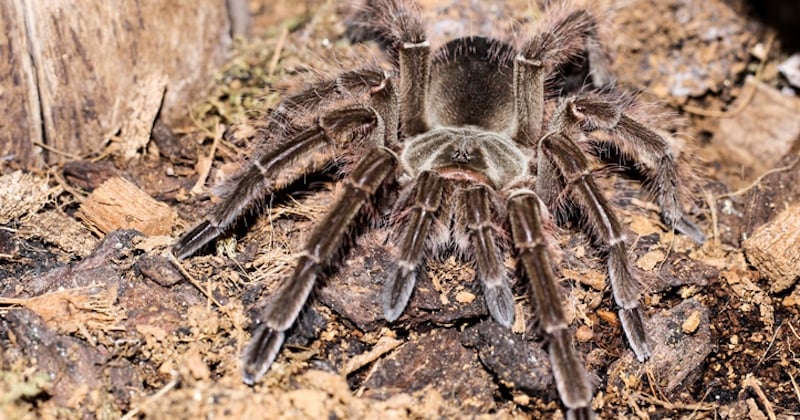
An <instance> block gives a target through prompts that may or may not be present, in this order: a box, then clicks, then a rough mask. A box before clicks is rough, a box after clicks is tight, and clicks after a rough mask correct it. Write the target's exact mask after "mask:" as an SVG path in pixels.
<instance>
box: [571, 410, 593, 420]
mask: <svg viewBox="0 0 800 420" xmlns="http://www.w3.org/2000/svg"><path fill="white" fill-rule="evenodd" d="M596 418H597V416H596V415H595V414H594V411H592V409H591V408H589V407H581V408H575V409H570V410H568V411H567V420H593V419H596Z"/></svg>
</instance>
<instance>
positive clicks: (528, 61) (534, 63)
mask: <svg viewBox="0 0 800 420" xmlns="http://www.w3.org/2000/svg"><path fill="white" fill-rule="evenodd" d="M514 60H516V61H517V62H518V63H521V64H525V65H528V66H531V67H533V68H535V69H537V70H538V69H541V68H543V67H544V63H543V62H542V60H539V59H536V58H528V57H525V56H524V55H522V54H520V55H517V56H516V57H515V58H514Z"/></svg>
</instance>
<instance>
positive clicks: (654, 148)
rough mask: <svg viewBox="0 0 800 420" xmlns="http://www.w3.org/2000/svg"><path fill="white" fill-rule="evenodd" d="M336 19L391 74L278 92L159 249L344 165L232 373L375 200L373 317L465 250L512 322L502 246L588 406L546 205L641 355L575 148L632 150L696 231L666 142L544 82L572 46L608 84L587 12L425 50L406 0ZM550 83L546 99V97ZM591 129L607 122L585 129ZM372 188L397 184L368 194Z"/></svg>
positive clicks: (565, 373) (185, 245)
mask: <svg viewBox="0 0 800 420" xmlns="http://www.w3.org/2000/svg"><path fill="white" fill-rule="evenodd" d="M351 26H352V27H353V28H355V29H356V30H359V31H360V32H361V33H368V34H371V35H372V36H374V37H376V38H377V39H379V40H381V41H382V42H383V44H384V45H385V46H386V47H387V50H388V51H389V53H390V55H391V56H392V59H393V62H395V63H396V71H395V72H394V73H385V72H383V71H380V70H377V69H361V70H355V71H348V72H345V73H342V74H341V75H339V76H338V77H336V78H335V79H333V80H330V81H323V82H320V83H317V84H314V85H311V86H308V87H307V88H306V89H305V90H303V91H302V92H300V93H298V94H296V95H293V96H290V97H288V98H286V99H285V100H284V101H283V102H282V103H281V105H280V106H278V107H277V108H276V109H275V110H274V111H273V112H272V113H271V115H270V118H269V122H268V124H266V126H265V129H264V136H265V138H266V140H265V141H264V144H265V146H264V151H263V153H262V154H260V155H259V156H258V157H256V158H255V159H253V160H252V161H251V163H250V165H249V166H248V167H247V168H245V170H244V171H242V172H241V173H240V174H239V175H238V176H236V177H234V178H233V179H232V180H231V181H230V182H229V185H230V187H229V189H228V193H227V194H226V195H225V196H224V197H223V201H222V202H221V203H220V204H219V205H218V206H217V207H216V208H214V209H213V210H212V211H211V212H210V213H209V216H208V218H207V219H206V221H204V222H202V223H201V224H200V225H198V226H196V227H195V228H193V229H192V230H190V231H188V232H186V233H185V234H184V235H183V236H181V238H180V239H179V240H178V242H177V244H176V245H175V247H174V251H175V253H176V255H178V257H180V258H185V257H188V256H190V255H191V254H193V253H195V252H196V251H198V250H199V249H200V248H202V247H203V246H204V245H206V244H208V243H209V242H211V241H213V240H215V239H216V238H217V237H219V236H220V235H221V234H223V233H224V232H225V231H226V230H227V229H229V228H230V227H231V225H232V224H233V222H235V220H236V219H237V218H239V217H240V216H241V215H242V214H243V213H244V212H246V211H247V210H249V209H251V208H253V207H255V206H256V204H257V203H258V202H260V201H261V200H263V199H264V198H266V197H269V196H271V195H273V194H274V193H276V192H278V191H280V190H282V189H284V188H285V187H287V186H288V185H290V184H291V183H293V182H295V181H296V180H297V179H299V178H300V177H301V176H303V175H304V174H307V173H309V172H314V171H320V170H322V169H323V168H325V167H327V166H328V165H330V164H331V162H333V163H334V164H337V165H339V166H340V168H341V172H342V173H343V174H344V175H345V176H344V180H343V186H344V188H343V191H342V192H341V194H340V195H339V197H338V198H337V200H336V202H335V203H334V204H333V206H332V208H331V209H330V210H329V212H328V213H327V214H326V215H325V217H324V218H323V219H322V221H321V222H320V223H319V225H318V226H317V227H316V228H315V230H314V231H313V232H312V233H311V234H310V236H309V238H308V240H307V243H306V246H305V248H304V250H303V251H302V252H301V253H300V256H299V257H298V260H297V265H296V269H295V272H294V274H293V275H292V276H291V277H290V278H288V279H287V280H286V281H285V282H284V284H283V286H282V287H281V288H280V289H279V290H278V292H277V293H276V295H275V296H273V297H272V298H271V299H270V300H269V303H268V304H266V305H264V307H263V309H262V310H261V311H260V315H259V316H258V317H257V319H256V322H257V327H256V330H255V331H254V333H253V339H252V341H251V342H250V344H249V346H248V347H247V350H246V351H245V355H244V378H245V381H246V382H248V383H253V382H255V381H257V380H258V379H259V378H260V377H261V376H262V375H263V374H264V373H265V372H266V371H267V369H268V368H269V366H270V364H271V363H272V361H273V360H274V358H275V356H276V354H277V352H278V350H279V349H280V347H281V345H282V343H283V339H284V334H285V332H286V331H287V330H288V329H289V328H290V327H291V325H292V324H293V323H294V321H295V320H296V318H297V317H298V314H299V313H300V311H301V309H302V307H303V306H304V305H305V303H306V300H307V299H308V297H309V295H310V293H311V291H312V289H313V287H314V284H315V280H316V278H317V276H318V275H320V274H321V272H322V267H324V266H326V265H327V264H329V263H331V262H332V260H333V259H334V256H335V254H337V250H338V249H340V248H341V246H342V243H343V242H344V240H345V239H346V236H347V235H348V232H350V228H351V225H352V224H353V223H356V221H358V220H361V219H362V218H359V217H358V216H359V215H360V214H363V213H364V212H365V210H366V209H367V208H372V207H378V208H379V209H381V210H382V211H377V212H375V211H373V212H370V214H371V215H372V216H373V219H378V220H373V222H378V223H380V221H381V220H384V219H383V218H382V217H376V215H382V214H389V215H390V216H389V217H388V220H389V228H390V229H391V230H392V232H393V236H392V240H393V241H394V244H395V245H396V247H397V249H398V254H397V255H395V259H396V264H395V265H394V266H393V267H391V268H390V269H388V270H387V271H386V273H385V278H384V285H385V286H384V293H383V297H382V302H383V305H382V306H383V311H384V317H385V318H386V319H387V320H388V321H389V322H391V321H394V320H396V319H397V318H398V317H399V316H400V315H402V313H403V311H404V309H405V307H406V305H407V303H408V301H409V299H410V297H411V294H412V293H413V290H414V284H415V281H416V277H417V274H418V273H419V272H420V270H424V269H425V256H426V255H441V254H443V253H448V252H457V253H458V254H459V255H462V256H466V257H467V258H466V259H467V260H468V261H470V262H472V263H473V264H474V266H475V270H476V276H477V277H478V278H479V279H480V281H481V283H482V284H483V288H484V299H485V301H486V305H487V307H488V309H489V313H490V314H491V316H492V318H494V319H495V320H496V321H497V322H498V323H500V324H502V325H504V326H510V325H511V324H512V322H513V319H514V299H513V295H512V292H511V288H510V286H509V273H508V272H507V269H506V268H505V266H504V265H503V261H504V258H505V256H506V255H507V254H508V253H514V255H515V256H516V258H517V259H518V261H519V262H520V265H521V267H522V268H523V272H524V276H525V277H527V279H528V284H529V289H530V291H531V296H532V303H533V306H534V307H535V310H536V315H537V317H538V320H539V325H540V327H541V329H542V331H543V332H544V334H545V336H546V337H547V339H548V343H549V353H550V357H551V360H552V364H553V371H554V376H555V378H556V384H557V387H558V392H559V395H560V396H561V400H562V402H563V403H564V405H565V406H566V407H567V409H568V416H569V417H576V418H587V417H591V416H592V415H593V414H592V412H591V409H590V403H591V399H592V387H591V384H590V383H589V380H588V378H587V375H586V373H585V370H584V367H583V365H582V364H581V363H580V361H579V358H578V357H577V356H576V354H575V352H574V350H573V346H572V341H571V335H570V330H569V328H568V324H567V321H566V318H565V316H564V313H563V309H562V305H561V302H560V296H559V293H558V291H557V280H558V279H557V277H556V275H555V271H554V269H553V266H552V264H553V262H552V257H551V252H552V251H551V250H552V247H553V243H554V241H551V240H550V236H551V233H550V231H549V230H547V229H546V228H545V227H546V226H547V224H548V223H549V222H550V216H549V214H550V213H551V212H558V214H561V215H577V217H575V219H576V221H577V225H578V226H579V227H580V228H581V229H582V230H583V231H585V232H586V233H587V234H589V236H590V237H591V238H592V239H593V242H594V243H595V244H596V246H597V248H598V251H599V252H600V254H601V255H603V256H604V258H605V261H606V264H607V267H608V278H609V282H610V284H611V289H612V292H613V296H614V300H615V302H616V303H617V305H619V307H620V309H619V317H620V320H621V323H622V326H623V329H624V331H625V335H626V336H627V338H628V342H629V343H630V346H631V348H632V349H633V350H634V352H635V353H636V355H637V357H638V358H639V360H641V361H643V360H645V359H647V358H648V357H649V354H650V353H649V348H648V343H647V332H646V331H645V327H644V321H643V311H642V309H641V308H640V307H639V300H640V291H639V285H638V281H637V279H636V278H635V276H634V273H633V271H632V269H631V267H630V266H629V262H628V259H627V249H626V247H627V245H626V238H625V236H624V233H623V229H622V227H621V226H620V223H619V222H618V220H617V217H616V216H615V214H614V212H613V210H612V208H611V206H610V205H609V203H608V202H607V200H606V199H605V198H604V196H603V194H601V192H600V190H599V188H598V186H597V184H596V183H595V181H594V179H593V174H592V171H591V169H590V162H591V159H592V158H590V155H591V154H592V153H594V154H599V153H605V152H606V151H608V150H614V151H615V153H618V154H620V155H622V156H623V157H624V158H625V159H624V161H625V162H632V165H633V166H635V168H636V170H637V171H639V172H641V174H642V175H643V176H644V177H645V181H646V182H645V183H644V185H645V186H646V187H647V188H648V189H649V190H650V191H651V192H652V194H653V196H654V198H655V200H656V202H657V203H658V204H659V205H660V206H661V209H662V213H661V214H662V219H663V221H664V222H665V223H666V224H667V225H668V226H670V227H672V228H674V229H676V230H678V231H680V232H682V233H685V234H687V235H689V236H690V237H692V238H693V239H695V240H696V241H698V242H701V241H703V234H702V232H701V231H700V230H699V229H697V228H696V227H695V225H694V224H693V223H692V222H690V221H689V220H688V219H687V218H686V217H685V216H684V213H683V210H682V206H681V203H680V199H679V193H680V180H679V179H678V171H677V167H676V162H675V160H674V158H673V153H672V151H671V149H670V147H669V145H668V143H667V142H666V141H665V139H664V138H663V137H662V136H661V135H659V134H658V133H657V132H656V131H654V130H653V129H650V128H649V127H647V126H646V125H644V124H641V123H639V122H637V121H636V120H634V119H633V118H631V117H629V116H628V115H627V114H626V106H625V105H623V103H622V102H621V101H619V100H615V99H613V97H611V96H609V95H607V94H599V93H586V92H589V90H590V88H591V86H587V88H589V90H584V93H578V94H576V95H573V96H568V97H559V95H558V92H557V91H554V90H553V88H552V87H553V86H558V74H559V73H558V70H559V69H561V68H563V67H564V66H565V65H566V64H568V63H570V62H572V61H574V60H576V59H577V58H583V59H584V60H588V63H589V70H590V73H591V74H592V75H593V84H594V85H605V84H607V83H608V82H609V80H608V76H607V74H608V73H607V71H606V69H605V67H604V64H603V60H602V57H603V53H602V51H601V50H600V44H599V42H598V39H597V36H596V23H595V20H594V19H593V17H592V14H591V13H589V12H588V11H586V10H581V9H578V10H574V9H567V8H559V9H558V11H557V12H554V13H551V15H550V17H549V18H548V19H545V20H544V22H543V23H541V24H539V25H538V26H537V27H536V28H535V29H534V31H532V33H531V35H530V36H529V37H528V38H525V39H523V41H520V42H513V43H506V42H503V41H500V40H497V39H493V38H485V37H465V38H459V39H456V40H453V41H450V42H448V43H447V44H445V45H444V46H442V47H440V48H439V49H437V50H432V49H431V47H430V45H429V42H428V41H427V39H426V37H425V32H424V27H423V25H422V22H421V19H420V17H419V14H418V12H417V9H416V6H415V5H413V4H410V3H409V2H403V1H401V0H372V1H368V2H367V4H366V5H365V6H364V8H363V9H362V10H361V11H360V12H358V13H356V14H355V17H354V18H353V19H352V20H351ZM548 98H554V99H553V102H554V103H556V104H557V106H554V107H550V108H551V109H553V111H550V112H547V111H546V109H547V107H546V106H545V103H546V102H547V101H549V99H548ZM547 114H549V115H547ZM601 131H602V132H605V133H606V135H604V136H592V133H594V132H601ZM590 144H591V147H590V146H589V145H590ZM388 188H396V191H394V192H396V194H383V193H380V192H381V191H383V190H385V189H388ZM378 197H382V198H383V199H381V200H378V199H377V198H378ZM387 201H388V202H387ZM564 209H569V211H564ZM565 217H568V216H565Z"/></svg>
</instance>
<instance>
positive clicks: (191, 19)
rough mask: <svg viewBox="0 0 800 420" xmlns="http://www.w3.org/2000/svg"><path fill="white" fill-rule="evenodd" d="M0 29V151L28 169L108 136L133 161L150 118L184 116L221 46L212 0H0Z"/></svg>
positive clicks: (221, 11) (225, 24)
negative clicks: (1, 118) (0, 115)
mask: <svg viewBox="0 0 800 420" xmlns="http://www.w3.org/2000/svg"><path fill="white" fill-rule="evenodd" d="M0 31H2V32H0V33H4V34H7V35H6V37H7V38H8V39H7V42H2V41H0V44H2V45H4V46H5V45H8V46H9V48H8V49H6V50H5V52H6V54H9V55H8V56H7V59H5V60H0V61H2V63H0V75H2V76H0V92H3V94H2V95H0V108H2V109H4V112H5V113H6V114H5V117H9V118H8V119H6V120H5V121H7V122H8V123H3V124H2V128H3V129H2V130H0V133H1V134H0V155H2V156H7V157H10V158H11V159H12V160H14V161H15V162H17V163H18V164H20V165H22V166H29V167H30V166H42V165H43V164H44V163H55V162H60V161H62V160H63V156H62V154H66V155H73V156H74V155H85V154H88V153H91V152H98V151H100V150H101V149H102V148H103V146H104V145H105V144H106V143H107V142H109V141H111V140H113V141H114V143H115V145H117V146H118V147H119V149H118V151H119V152H120V154H121V155H123V156H125V157H126V158H131V157H133V156H134V155H135V154H136V153H137V151H139V150H140V149H141V148H142V146H143V145H144V144H145V143H146V142H147V141H148V139H149V132H150V129H151V128H152V126H153V121H154V120H155V118H156V116H159V117H160V118H164V119H165V120H166V121H167V122H175V121H176V120H178V119H179V118H185V116H186V110H187V104H190V103H191V102H192V101H193V99H194V98H197V97H198V96H199V94H200V93H202V91H203V90H204V89H205V87H206V86H207V85H208V82H209V80H210V78H211V77H210V76H211V74H213V71H214V69H216V68H218V67H219V65H220V64H221V63H222V62H223V61H224V60H225V59H226V58H227V56H228V54H229V52H230V48H231V37H230V23H229V15H228V11H227V5H226V2H220V1H215V0H202V1H199V2H198V1H194V0H178V1H166V0H121V1H118V2H107V1H103V0H87V1H80V2H73V1H51V0H0ZM4 56H5V54H4ZM6 75H10V77H8V76H6ZM37 145H45V150H42V149H41V148H39V147H37ZM51 151H58V153H52V152H51Z"/></svg>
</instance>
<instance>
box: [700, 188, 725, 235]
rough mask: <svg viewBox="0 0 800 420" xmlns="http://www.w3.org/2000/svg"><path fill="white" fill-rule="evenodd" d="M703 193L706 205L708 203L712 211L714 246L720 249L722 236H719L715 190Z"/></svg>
mask: <svg viewBox="0 0 800 420" xmlns="http://www.w3.org/2000/svg"><path fill="white" fill-rule="evenodd" d="M703 195H704V196H705V200H706V205H708V209H709V211H711V226H712V229H713V233H714V247H715V248H716V249H719V246H720V244H721V243H720V237H719V214H718V213H717V205H716V202H717V200H716V199H715V198H714V192H712V191H710V190H709V191H704V192H703Z"/></svg>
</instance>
